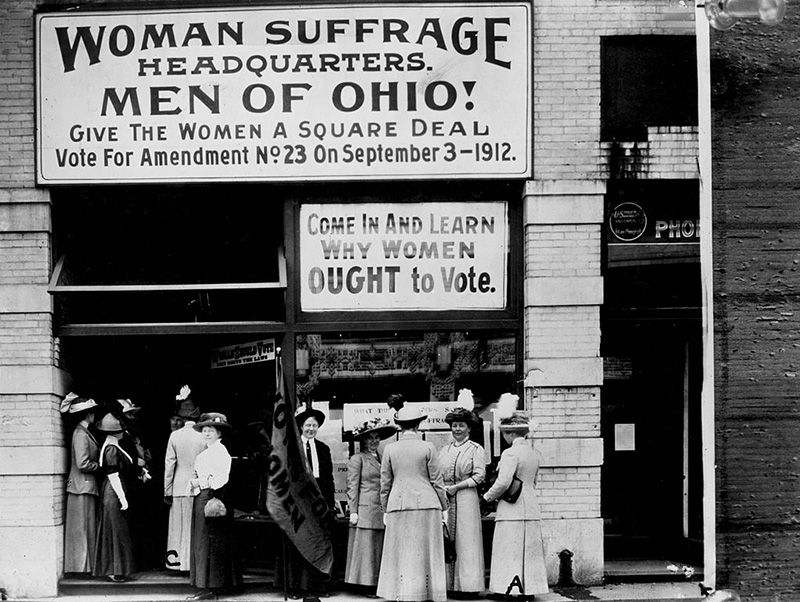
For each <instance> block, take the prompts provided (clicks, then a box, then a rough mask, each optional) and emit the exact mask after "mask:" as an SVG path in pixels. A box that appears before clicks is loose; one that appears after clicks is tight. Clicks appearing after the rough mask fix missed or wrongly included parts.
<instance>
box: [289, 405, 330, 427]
mask: <svg viewBox="0 0 800 602" xmlns="http://www.w3.org/2000/svg"><path fill="white" fill-rule="evenodd" d="M309 418H315V419H316V421H317V423H318V424H319V426H322V423H323V422H325V414H323V413H322V411H321V410H315V409H314V408H312V407H311V406H310V405H309V406H300V407H299V408H297V413H296V414H295V415H294V420H295V422H296V423H297V426H303V423H304V422H305V421H306V420H308V419H309Z"/></svg>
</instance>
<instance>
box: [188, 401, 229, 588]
mask: <svg viewBox="0 0 800 602" xmlns="http://www.w3.org/2000/svg"><path fill="white" fill-rule="evenodd" d="M193 428H194V429H195V430H196V431H199V432H200V433H201V434H202V435H203V439H204V441H205V444H206V449H205V450H203V451H202V452H200V453H199V454H198V455H197V458H195V461H194V477H193V478H192V479H190V481H189V487H190V494H191V495H192V496H194V502H193V504H192V538H191V542H192V554H191V558H190V568H189V582H190V583H191V584H192V585H193V586H195V587H197V588H199V591H198V592H197V593H196V594H194V595H193V596H190V597H189V598H188V599H189V600H205V599H210V598H215V597H216V596H217V595H219V594H223V593H229V592H230V591H232V590H233V589H235V588H237V587H239V585H241V583H242V577H241V570H240V567H239V563H238V559H237V558H236V554H235V551H234V544H233V507H232V506H231V505H230V502H229V488H228V480H229V478H230V473H231V455H230V454H229V453H228V450H227V449H226V447H225V446H224V445H223V444H222V441H221V438H222V434H223V432H226V433H227V432H229V431H230V429H231V426H230V424H229V423H228V419H227V417H226V416H225V415H224V414H220V413H218V412H209V413H207V414H203V415H202V416H200V421H199V422H198V423H197V424H195V425H194V427H193ZM211 498H217V499H218V500H220V501H221V502H222V503H223V504H224V506H225V516H218V517H207V516H206V515H205V507H206V504H208V502H209V500H210V499H211Z"/></svg>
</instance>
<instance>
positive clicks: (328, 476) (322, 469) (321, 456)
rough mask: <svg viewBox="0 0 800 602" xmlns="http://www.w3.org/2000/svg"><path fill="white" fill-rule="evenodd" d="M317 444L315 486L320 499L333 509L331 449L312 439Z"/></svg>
mask: <svg viewBox="0 0 800 602" xmlns="http://www.w3.org/2000/svg"><path fill="white" fill-rule="evenodd" d="M314 442H315V443H316V444H317V459H318V460H319V478H318V479H317V484H318V485H319V490H320V491H321V492H322V497H323V498H325V501H326V502H328V507H330V508H333V507H334V504H335V502H334V500H333V498H334V496H333V460H332V459H331V448H330V447H328V446H327V445H326V444H325V443H323V442H322V441H320V440H319V439H314Z"/></svg>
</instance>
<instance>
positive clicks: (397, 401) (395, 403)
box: [386, 393, 406, 412]
mask: <svg viewBox="0 0 800 602" xmlns="http://www.w3.org/2000/svg"><path fill="white" fill-rule="evenodd" d="M405 403H406V398H405V397H403V395H402V394H400V393H392V394H391V395H389V397H387V398H386V405H388V406H389V407H390V408H392V409H393V410H394V411H395V412H399V411H400V410H401V409H402V407H403V406H404V405H405Z"/></svg>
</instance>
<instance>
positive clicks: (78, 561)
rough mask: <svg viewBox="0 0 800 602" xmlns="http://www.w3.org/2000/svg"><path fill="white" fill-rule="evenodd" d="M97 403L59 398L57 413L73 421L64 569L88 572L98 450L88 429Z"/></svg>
mask: <svg viewBox="0 0 800 602" xmlns="http://www.w3.org/2000/svg"><path fill="white" fill-rule="evenodd" d="M96 409H97V403H95V401H94V399H84V398H82V397H78V396H77V395H76V394H75V393H68V394H67V396H66V397H64V401H63V402H61V413H62V414H64V415H65V417H66V418H67V419H68V420H70V421H72V422H73V423H76V424H75V428H74V430H73V431H72V444H71V446H70V458H71V462H70V468H69V477H68V479H67V513H66V519H65V527H64V572H65V573H91V572H92V570H93V569H94V552H95V539H96V537H97V496H98V493H99V491H100V490H99V489H98V487H97V478H96V476H97V473H98V472H99V471H100V464H99V459H100V450H99V447H98V445H97V439H95V437H94V435H92V433H91V431H90V430H89V427H90V425H91V424H92V423H93V422H94V413H95V411H96Z"/></svg>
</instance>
